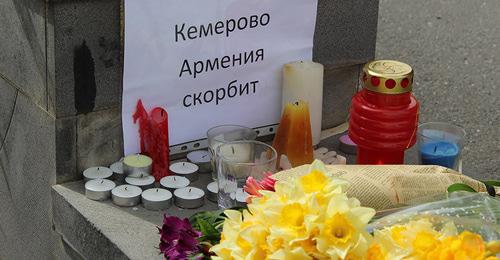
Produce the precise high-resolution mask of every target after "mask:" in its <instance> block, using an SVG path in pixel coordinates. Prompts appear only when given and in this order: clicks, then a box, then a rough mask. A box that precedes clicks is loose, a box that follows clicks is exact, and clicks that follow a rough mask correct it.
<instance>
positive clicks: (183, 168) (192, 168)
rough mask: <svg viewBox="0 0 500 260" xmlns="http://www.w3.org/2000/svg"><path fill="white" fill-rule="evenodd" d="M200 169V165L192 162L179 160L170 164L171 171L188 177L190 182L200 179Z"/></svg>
mask: <svg viewBox="0 0 500 260" xmlns="http://www.w3.org/2000/svg"><path fill="white" fill-rule="evenodd" d="M198 169H199V168H198V165H196V164H194V163H190V162H177V163H174V164H172V165H170V172H171V173H173V174H175V175H178V176H183V177H186V178H188V179H189V181H190V182H194V181H196V180H197V179H198V174H197V173H198Z"/></svg>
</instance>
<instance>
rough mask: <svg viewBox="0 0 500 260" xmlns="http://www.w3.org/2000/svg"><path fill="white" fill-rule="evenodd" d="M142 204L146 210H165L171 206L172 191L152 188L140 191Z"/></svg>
mask: <svg viewBox="0 0 500 260" xmlns="http://www.w3.org/2000/svg"><path fill="white" fill-rule="evenodd" d="M141 197H142V205H143V206H144V208H145V209H147V210H165V209H168V208H169V207H170V206H172V193H171V192H170V191H168V190H165V189H160V188H153V189H148V190H145V191H144V192H142V195H141Z"/></svg>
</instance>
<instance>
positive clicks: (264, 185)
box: [244, 172, 276, 203]
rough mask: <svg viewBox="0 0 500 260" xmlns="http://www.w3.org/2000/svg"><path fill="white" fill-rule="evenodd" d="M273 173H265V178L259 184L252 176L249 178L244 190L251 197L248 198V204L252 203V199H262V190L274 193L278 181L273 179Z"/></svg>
mask: <svg viewBox="0 0 500 260" xmlns="http://www.w3.org/2000/svg"><path fill="white" fill-rule="evenodd" d="M272 175H273V174H272V173H271V172H267V173H264V178H263V179H262V180H261V181H260V182H259V181H257V180H255V179H254V178H253V177H252V176H250V177H248V178H247V181H246V183H245V187H244V190H245V191H246V192H247V193H248V194H249V195H250V196H248V198H247V203H251V201H252V198H255V197H262V194H260V192H259V191H260V190H268V191H274V184H275V183H276V180H275V179H273V177H272Z"/></svg>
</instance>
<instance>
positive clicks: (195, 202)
mask: <svg viewBox="0 0 500 260" xmlns="http://www.w3.org/2000/svg"><path fill="white" fill-rule="evenodd" d="M174 202H175V205H177V207H180V208H184V209H195V208H199V207H201V206H203V203H205V192H204V191H203V190H202V189H198V188H195V187H185V188H181V189H176V190H175V191H174Z"/></svg>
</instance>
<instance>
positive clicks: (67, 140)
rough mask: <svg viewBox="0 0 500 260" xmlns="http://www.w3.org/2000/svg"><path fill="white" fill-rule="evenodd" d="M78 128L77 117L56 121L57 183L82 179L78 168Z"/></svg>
mask: <svg viewBox="0 0 500 260" xmlns="http://www.w3.org/2000/svg"><path fill="white" fill-rule="evenodd" d="M76 127H77V118H76V117H67V118H58V119H56V163H57V183H63V182H68V181H73V180H78V179H81V174H80V173H78V171H77V167H76V165H77V164H76V161H77V160H76V156H77V150H76V148H77V142H76V132H77V130H76Z"/></svg>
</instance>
